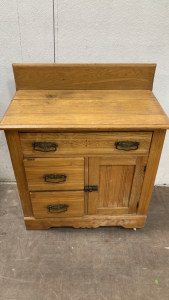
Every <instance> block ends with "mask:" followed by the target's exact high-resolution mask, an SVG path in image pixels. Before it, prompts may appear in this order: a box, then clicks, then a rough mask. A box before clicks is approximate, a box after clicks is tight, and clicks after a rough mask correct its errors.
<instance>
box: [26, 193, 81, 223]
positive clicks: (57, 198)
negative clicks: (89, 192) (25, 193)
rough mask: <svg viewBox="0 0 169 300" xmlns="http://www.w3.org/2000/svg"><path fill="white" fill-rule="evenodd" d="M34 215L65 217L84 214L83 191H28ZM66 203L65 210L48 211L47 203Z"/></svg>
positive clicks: (39, 216) (36, 216)
mask: <svg viewBox="0 0 169 300" xmlns="http://www.w3.org/2000/svg"><path fill="white" fill-rule="evenodd" d="M30 196H31V201H32V208H33V214H34V217H35V218H37V219H39V218H67V217H82V216H83V215H84V192H44V193H43V192H40V193H38V192H34V193H32V192H31V193H30ZM58 204H60V205H64V204H66V205H68V207H67V211H65V212H58V213H57V212H49V210H48V206H49V205H58Z"/></svg>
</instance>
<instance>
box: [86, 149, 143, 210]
mask: <svg viewBox="0 0 169 300" xmlns="http://www.w3.org/2000/svg"><path fill="white" fill-rule="evenodd" d="M146 161H147V157H135V156H132V155H131V154H130V156H126V155H121V157H120V156H112V157H104V156H103V157H95V158H94V157H90V158H89V185H97V186H98V191H94V192H92V193H89V196H88V197H89V198H88V199H89V200H88V212H90V214H93V215H94V214H95V215H96V214H98V213H99V214H103V213H104V212H105V213H106V214H108V210H109V209H110V215H111V214H117V215H118V214H119V213H120V211H122V212H123V213H124V211H125V213H129V214H134V213H136V206H137V202H138V201H139V196H140V193H141V188H142V184H143V177H144V166H145V163H146ZM116 208H117V211H116Z"/></svg>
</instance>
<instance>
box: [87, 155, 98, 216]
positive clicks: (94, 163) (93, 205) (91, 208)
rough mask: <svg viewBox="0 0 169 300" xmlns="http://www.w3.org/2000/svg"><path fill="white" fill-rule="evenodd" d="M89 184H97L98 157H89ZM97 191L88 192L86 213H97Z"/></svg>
mask: <svg viewBox="0 0 169 300" xmlns="http://www.w3.org/2000/svg"><path fill="white" fill-rule="evenodd" d="M89 185H97V186H99V157H92V158H89ZM97 204H98V191H93V192H89V193H88V214H89V215H96V214H97Z"/></svg>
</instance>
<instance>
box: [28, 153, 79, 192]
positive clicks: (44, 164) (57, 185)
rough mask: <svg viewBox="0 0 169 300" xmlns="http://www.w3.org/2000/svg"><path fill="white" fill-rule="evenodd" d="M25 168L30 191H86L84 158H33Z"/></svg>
mask: <svg viewBox="0 0 169 300" xmlns="http://www.w3.org/2000/svg"><path fill="white" fill-rule="evenodd" d="M24 166H25V172H26V177H27V181H28V188H29V191H44V190H46V191H50V190H83V189H84V158H81V157H79V158H31V159H24Z"/></svg>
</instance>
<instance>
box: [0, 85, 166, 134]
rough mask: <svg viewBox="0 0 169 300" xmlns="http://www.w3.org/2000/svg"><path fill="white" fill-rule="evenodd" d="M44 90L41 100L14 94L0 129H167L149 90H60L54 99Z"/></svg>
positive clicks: (158, 106)
mask: <svg viewBox="0 0 169 300" xmlns="http://www.w3.org/2000/svg"><path fill="white" fill-rule="evenodd" d="M32 93H33V91H32ZM43 93H44V99H39V98H38V95H37V93H36V92H35V95H34V96H33V94H32V97H33V98H30V99H24V100H22V98H21V99H17V98H16V97H17V94H16V95H15V97H14V99H13V101H11V103H10V105H9V108H8V110H7V112H6V113H5V115H4V117H3V119H2V121H1V123H0V129H7V128H8V129H12V128H13V129H16V128H19V129H27V128H28V129H29V130H30V129H49V130H50V129H57V130H61V129H64V130H68V129H71V128H72V129H73V130H78V129H81V130H84V129H85V130H91V129H93V130H96V131H97V130H105V129H106V128H107V130H108V131H109V130H115V129H116V130H121V129H123V130H129V129H131V130H135V129H137V130H140V128H145V129H147V130H151V128H153V129H154V128H164V127H165V128H169V119H168V117H167V116H166V114H165V112H164V111H163V109H162V108H161V106H160V104H159V103H158V101H157V100H156V98H155V97H154V95H153V93H152V92H151V91H134V90H133V91H127V90H126V91H125V93H124V91H117V90H116V91H100V95H99V93H98V91H90V94H89V91H88V93H87V92H86V91H69V93H68V92H67V94H66V93H65V94H64V93H63V91H62V93H61V95H60V96H59V95H58V97H55V98H52V97H49V96H52V94H48V95H47V94H46V93H45V91H43ZM57 93H59V91H57ZM64 95H65V96H64ZM146 95H147V96H146ZM36 96H37V98H36ZM56 96H57V95H56ZM59 97H62V99H60V98H59ZM64 97H65V98H64ZM84 99H86V100H84Z"/></svg>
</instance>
